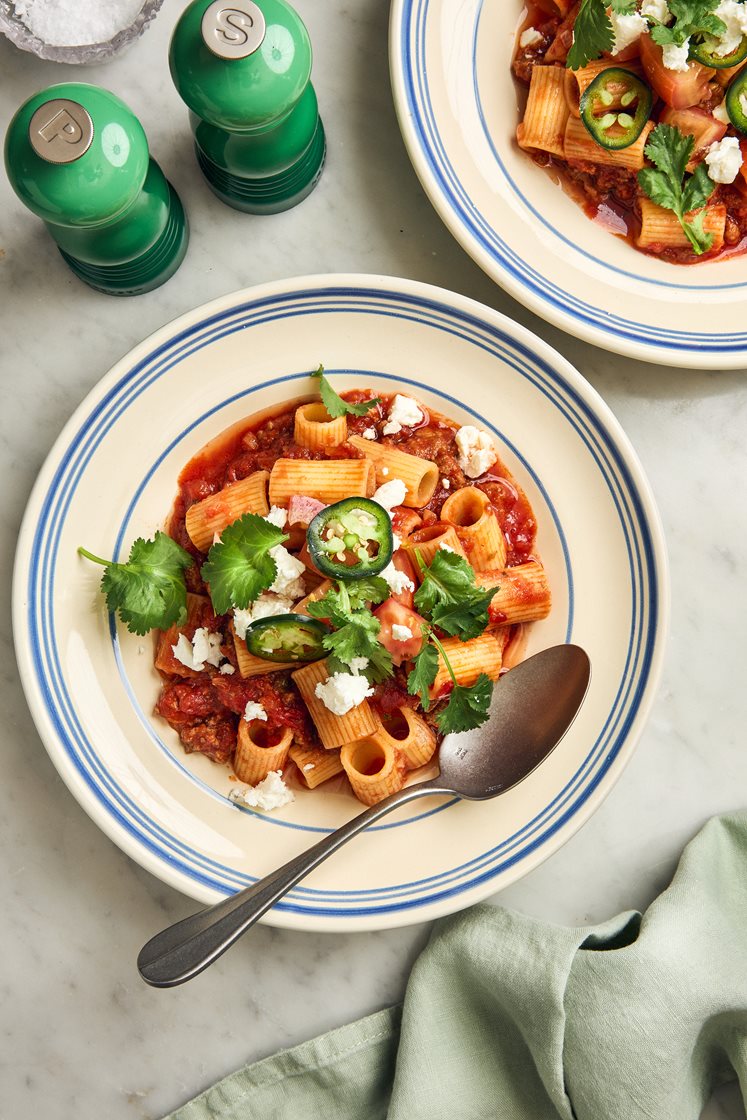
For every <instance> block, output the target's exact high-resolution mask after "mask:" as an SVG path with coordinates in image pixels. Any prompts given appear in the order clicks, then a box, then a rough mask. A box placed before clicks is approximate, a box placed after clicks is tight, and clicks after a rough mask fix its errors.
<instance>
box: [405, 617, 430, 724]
mask: <svg viewBox="0 0 747 1120" xmlns="http://www.w3.org/2000/svg"><path fill="white" fill-rule="evenodd" d="M422 630H423V648H422V649H421V651H420V653H419V654H418V655H417V657H416V658H415V660H414V662H413V667H412V669H411V670H410V672H409V674H408V677H407V691H408V692H409V693H410V695H411V696H416V695H417V694H418V693H419V694H420V702H421V703H422V705H423V710H424V711H426V712H427V711H428V709H429V708H430V706H431V701H430V697H429V695H428V690H429V689H430V687H431V685H432V684H433V682H434V681H435V679H436V673H437V672H438V651H437V650H436V647H435V646H433V645H431V643H430V642H429V641H428V627H427V626H423V628H422Z"/></svg>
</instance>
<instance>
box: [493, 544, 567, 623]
mask: <svg viewBox="0 0 747 1120" xmlns="http://www.w3.org/2000/svg"><path fill="white" fill-rule="evenodd" d="M475 582H476V583H477V584H478V586H479V587H497V588H498V590H497V592H496V594H495V595H494V596H493V599H492V601H491V603H490V607H489V608H488V615H489V618H490V625H491V627H496V626H511V625H513V624H514V623H515V622H536V621H537V620H538V619H540V618H547V616H548V614H549V613H550V606H551V604H552V596H551V595H550V585H549V583H548V580H547V572H546V571H545V569H544V568H543V567H542V565H541V564H539V563H538V562H537V561H536V560H530V561H529V562H528V563H526V564H517V565H516V567H514V568H506V569H504V571H502V572H496V571H488V572H478V573H477V576H476V581H475Z"/></svg>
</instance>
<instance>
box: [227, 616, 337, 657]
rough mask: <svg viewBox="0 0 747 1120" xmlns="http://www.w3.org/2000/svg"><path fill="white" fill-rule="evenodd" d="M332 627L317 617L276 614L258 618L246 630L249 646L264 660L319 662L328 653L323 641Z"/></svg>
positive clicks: (256, 655)
mask: <svg viewBox="0 0 747 1120" xmlns="http://www.w3.org/2000/svg"><path fill="white" fill-rule="evenodd" d="M327 634H329V628H328V627H327V626H325V625H324V623H323V622H320V621H319V620H318V619H316V618H306V616H305V615H301V614H276V615H270V616H269V617H268V618H259V619H257V621H256V622H253V623H252V624H251V626H250V627H249V629H248V630H247V632H246V639H245V640H246V648H247V649H248V650H249V652H250V653H253V654H254V656H255V657H262V658H264V660H265V661H279V662H282V663H283V664H284V665H290V664H291V663H292V662H296V661H319V660H320V659H321V658H322V657H326V656H327V651H326V650H325V648H324V646H323V645H322V642H323V641H324V639H325V638H326V636H327Z"/></svg>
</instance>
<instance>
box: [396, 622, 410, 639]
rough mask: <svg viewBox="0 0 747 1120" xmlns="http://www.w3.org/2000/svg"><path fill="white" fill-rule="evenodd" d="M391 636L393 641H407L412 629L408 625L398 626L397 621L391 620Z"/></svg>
mask: <svg viewBox="0 0 747 1120" xmlns="http://www.w3.org/2000/svg"><path fill="white" fill-rule="evenodd" d="M392 637H393V638H394V640H395V642H409V640H410V638H411V637H412V630H411V629H410V627H409V626H400V624H399V623H398V622H393V623H392Z"/></svg>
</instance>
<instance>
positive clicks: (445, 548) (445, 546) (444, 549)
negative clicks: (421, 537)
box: [438, 541, 454, 552]
mask: <svg viewBox="0 0 747 1120" xmlns="http://www.w3.org/2000/svg"><path fill="white" fill-rule="evenodd" d="M438 548H439V551H440V552H454V549H453V548H452V547H451V545H450V544H447V543H446V541H440V542H439V545H438Z"/></svg>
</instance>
